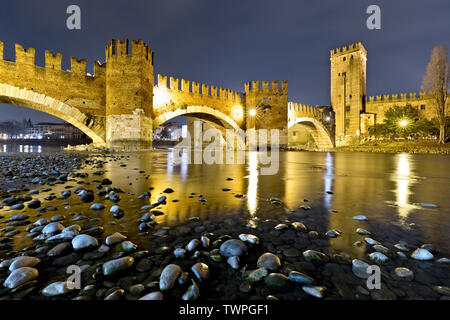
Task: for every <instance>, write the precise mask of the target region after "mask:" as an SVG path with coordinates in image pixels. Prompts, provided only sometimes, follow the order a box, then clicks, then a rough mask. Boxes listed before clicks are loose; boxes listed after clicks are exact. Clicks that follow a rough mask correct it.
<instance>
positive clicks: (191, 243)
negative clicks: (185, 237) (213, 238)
mask: <svg viewBox="0 0 450 320" xmlns="http://www.w3.org/2000/svg"><path fill="white" fill-rule="evenodd" d="M199 245H200V240H198V239H192V240H191V241H189V243H188V245H187V246H186V250H188V251H194V250H195V249H197V247H198V246H199Z"/></svg>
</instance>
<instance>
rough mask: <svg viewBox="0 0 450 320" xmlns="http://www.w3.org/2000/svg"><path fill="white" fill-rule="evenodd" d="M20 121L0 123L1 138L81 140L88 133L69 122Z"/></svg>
mask: <svg viewBox="0 0 450 320" xmlns="http://www.w3.org/2000/svg"><path fill="white" fill-rule="evenodd" d="M19 124H20V123H18V122H14V121H9V122H3V123H0V139H45V140H81V139H85V138H86V135H85V134H84V133H83V132H82V131H80V130H79V129H78V128H76V127H74V126H72V125H71V124H68V123H53V122H40V123H37V124H32V122H31V120H27V121H26V120H24V121H23V123H22V124H21V125H19Z"/></svg>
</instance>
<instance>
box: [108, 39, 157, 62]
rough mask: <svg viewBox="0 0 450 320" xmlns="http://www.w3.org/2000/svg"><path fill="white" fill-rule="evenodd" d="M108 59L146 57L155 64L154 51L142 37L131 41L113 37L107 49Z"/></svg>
mask: <svg viewBox="0 0 450 320" xmlns="http://www.w3.org/2000/svg"><path fill="white" fill-rule="evenodd" d="M105 55H106V60H108V59H115V58H117V57H123V56H137V57H144V58H145V60H147V61H149V62H150V63H151V64H152V65H153V51H152V50H150V49H149V47H148V46H147V45H146V44H145V43H144V41H143V40H142V39H140V40H134V39H132V40H131V41H130V40H128V39H124V40H120V39H113V40H111V42H110V43H109V44H108V45H107V46H106V49H105Z"/></svg>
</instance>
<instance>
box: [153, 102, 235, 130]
mask: <svg viewBox="0 0 450 320" xmlns="http://www.w3.org/2000/svg"><path fill="white" fill-rule="evenodd" d="M189 115H191V116H195V117H199V118H200V119H202V115H203V116H206V119H204V120H207V121H209V122H216V124H219V123H217V121H214V118H215V119H217V120H219V121H220V124H221V125H222V126H223V127H225V128H227V129H235V130H240V129H241V128H240V127H239V125H238V124H237V123H236V121H234V120H233V119H232V118H231V117H229V116H227V115H226V114H224V113H222V112H220V111H217V110H215V109H213V108H210V107H207V106H188V107H186V108H180V109H177V110H174V111H167V112H164V113H163V114H161V115H160V116H158V117H156V118H155V119H154V120H153V128H157V127H159V126H160V125H162V124H163V123H164V122H166V121H167V120H170V119H172V118H175V117H178V116H189Z"/></svg>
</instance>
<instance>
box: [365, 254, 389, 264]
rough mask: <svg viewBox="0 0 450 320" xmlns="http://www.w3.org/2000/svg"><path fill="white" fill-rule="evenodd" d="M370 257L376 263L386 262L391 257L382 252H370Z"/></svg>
mask: <svg viewBox="0 0 450 320" xmlns="http://www.w3.org/2000/svg"><path fill="white" fill-rule="evenodd" d="M369 258H370V260H372V261H373V262H375V263H380V264H382V263H386V262H387V261H388V260H389V258H388V257H386V256H385V255H384V254H383V253H381V252H372V253H371V254H369Z"/></svg>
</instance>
